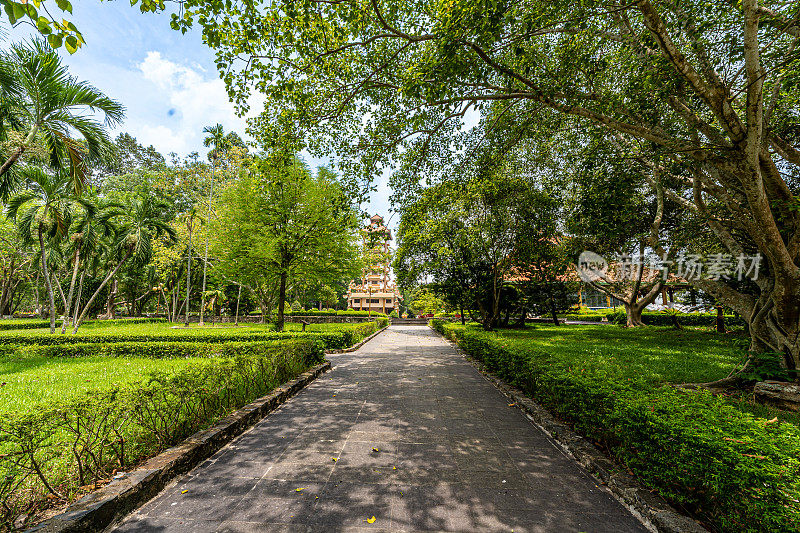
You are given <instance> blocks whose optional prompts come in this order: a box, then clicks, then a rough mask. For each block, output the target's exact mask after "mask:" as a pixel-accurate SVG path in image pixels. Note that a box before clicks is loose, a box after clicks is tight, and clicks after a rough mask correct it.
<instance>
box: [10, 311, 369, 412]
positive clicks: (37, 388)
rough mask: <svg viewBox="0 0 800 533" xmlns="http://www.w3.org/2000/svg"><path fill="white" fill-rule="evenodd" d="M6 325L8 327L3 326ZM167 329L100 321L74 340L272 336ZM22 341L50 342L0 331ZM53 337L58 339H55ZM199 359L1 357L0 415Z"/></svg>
mask: <svg viewBox="0 0 800 533" xmlns="http://www.w3.org/2000/svg"><path fill="white" fill-rule="evenodd" d="M4 322H10V321H4ZM358 325H359V324H350V323H344V324H309V325H308V326H306V331H307V332H335V331H347V330H350V329H354V328H355V327H356V326H358ZM172 326H173V324H169V323H150V324H119V323H117V324H108V323H103V322H101V321H98V322H92V323H89V324H86V325H85V326H82V327H81V329H80V330H79V332H78V337H81V336H86V337H88V336H91V337H93V338H94V339H96V338H97V337H98V336H103V335H153V334H159V335H167V336H170V337H173V336H174V337H176V338H177V339H180V340H184V339H185V340H186V341H189V342H191V341H194V340H195V339H196V338H197V337H198V336H199V335H203V336H204V337H206V336H208V335H231V334H232V333H233V334H235V335H236V336H237V337H241V339H237V340H242V341H247V340H248V336H250V335H253V334H258V333H264V332H271V331H274V329H275V328H274V326H272V325H271V324H245V325H240V326H239V327H234V326H232V325H228V324H219V325H216V326H214V325H211V324H207V325H205V326H203V327H200V326H198V325H197V324H193V325H192V326H190V327H189V328H188V329H185V328H173V327H172ZM301 329H302V324H295V323H287V324H286V330H287V331H301ZM9 335H14V336H17V335H22V336H25V337H38V336H42V337H50V336H51V335H50V332H49V330H47V329H29V330H24V329H23V330H4V331H0V337H2V336H9ZM57 335H58V333H57ZM198 359H200V358H197V357H180V358H153V357H124V358H121V357H105V356H87V357H52V356H48V357H44V356H39V355H30V354H28V353H26V352H25V351H16V352H13V353H11V354H8V355H5V356H0V383H2V385H0V413H7V412H20V411H23V410H26V409H30V408H32V407H33V406H35V405H37V404H53V403H56V402H60V401H62V400H69V399H73V398H76V397H79V396H80V395H82V394H84V393H85V392H86V391H90V390H99V389H107V388H110V387H113V386H115V385H123V384H128V383H132V382H137V381H142V380H143V379H145V376H147V375H148V374H149V373H151V372H153V371H156V370H159V371H174V370H178V369H180V368H183V367H185V366H187V365H188V364H190V363H191V362H192V361H196V360H198Z"/></svg>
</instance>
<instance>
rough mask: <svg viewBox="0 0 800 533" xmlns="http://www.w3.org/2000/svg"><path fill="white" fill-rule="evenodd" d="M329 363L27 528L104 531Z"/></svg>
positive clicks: (48, 532) (59, 532)
mask: <svg viewBox="0 0 800 533" xmlns="http://www.w3.org/2000/svg"><path fill="white" fill-rule="evenodd" d="M381 331H382V330H381ZM330 368H331V363H330V361H326V362H325V363H322V364H320V365H317V366H315V367H314V368H312V369H311V370H308V371H306V372H303V373H302V374H300V375H299V376H298V377H297V378H295V379H293V380H291V381H289V382H287V383H285V384H283V385H281V386H280V387H278V388H276V389H275V390H273V391H272V392H271V393H270V394H268V395H267V396H263V397H261V398H259V399H258V400H255V401H254V402H251V403H249V404H247V405H245V406H244V407H242V408H240V409H237V410H236V411H234V412H232V413H231V414H229V415H228V416H226V417H224V418H223V419H221V420H220V421H219V422H217V423H216V424H214V425H213V426H211V427H210V428H208V429H204V430H202V431H198V432H197V433H195V434H194V435H192V436H190V437H189V438H187V439H186V440H184V441H183V442H181V443H180V444H178V445H177V446H174V447H172V448H170V449H168V450H166V451H165V452H163V453H161V454H159V455H157V456H155V457H153V458H151V459H149V460H147V461H146V462H145V463H144V464H143V465H142V466H140V467H139V468H137V469H135V470H133V471H132V472H130V473H128V474H127V475H125V477H123V478H121V479H118V480H116V481H113V482H112V483H110V484H108V485H106V486H105V487H102V488H101V489H98V490H96V491H94V492H92V493H91V494H88V495H86V496H84V497H83V498H81V499H80V500H78V501H77V502H75V503H74V504H72V505H70V506H69V508H68V509H67V511H66V512H64V513H61V514H59V515H56V516H54V517H52V518H49V519H47V520H45V521H43V522H42V523H40V524H38V525H36V526H34V527H32V528H30V529H28V530H27V531H28V532H31V533H33V532H36V533H68V532H96V531H97V532H99V531H103V530H105V529H106V528H107V527H108V526H109V525H111V524H112V523H114V522H115V521H116V520H119V519H121V518H123V517H124V516H126V515H127V514H129V513H130V512H132V511H134V510H135V509H136V508H138V507H139V506H140V505H141V504H143V503H145V502H147V501H148V500H150V499H151V498H153V497H154V496H155V495H156V494H158V493H159V492H160V491H161V490H162V489H163V488H164V487H165V486H166V485H167V484H168V483H169V482H170V481H172V479H174V478H175V477H177V476H179V475H181V474H185V473H186V472H188V471H189V470H191V469H192V468H194V467H195V466H197V465H198V464H200V462H202V461H203V460H205V459H207V458H208V457H210V456H211V455H213V454H214V453H215V452H216V451H217V450H219V449H220V448H222V447H223V446H225V445H226V444H227V443H229V442H230V441H231V440H233V438H234V437H237V436H239V435H240V434H242V433H244V431H245V430H247V429H248V428H250V427H251V426H253V425H254V424H255V423H256V422H258V421H259V420H261V419H262V418H264V417H265V416H267V415H268V414H269V413H271V412H272V411H274V410H275V409H276V408H277V407H278V406H280V405H282V404H283V403H285V402H286V401H287V400H288V399H289V398H291V397H292V396H294V395H295V394H297V393H298V392H299V391H300V390H302V389H303V388H305V387H306V386H307V385H308V384H309V383H311V382H312V381H314V380H315V379H316V378H317V377H319V376H320V375H321V374H322V373H324V372H326V371H328V370H330Z"/></svg>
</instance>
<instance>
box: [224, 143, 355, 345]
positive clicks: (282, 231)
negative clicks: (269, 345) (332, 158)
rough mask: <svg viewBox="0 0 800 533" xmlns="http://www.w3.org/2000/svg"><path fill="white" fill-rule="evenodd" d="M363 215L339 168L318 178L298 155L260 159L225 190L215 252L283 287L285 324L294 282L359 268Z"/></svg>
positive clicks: (236, 268)
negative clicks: (342, 182)
mask: <svg viewBox="0 0 800 533" xmlns="http://www.w3.org/2000/svg"><path fill="white" fill-rule="evenodd" d="M356 227H357V219H356V214H355V211H354V209H353V207H352V206H351V205H350V202H349V200H348V198H347V197H346V196H345V194H344V193H343V191H342V188H341V185H340V184H339V183H338V181H336V180H335V179H333V178H332V177H331V173H318V174H317V176H312V175H311V173H310V172H309V170H308V167H307V166H306V165H305V164H304V163H303V162H302V161H301V160H300V159H299V158H298V157H297V156H295V155H294V154H292V153H289V152H286V151H281V152H277V153H273V154H271V155H270V156H267V157H265V158H263V159H256V160H254V161H253V163H252V165H251V166H250V168H249V169H248V171H247V172H245V173H244V174H243V175H242V177H241V178H239V179H238V180H235V181H234V182H232V183H231V184H230V186H229V187H228V188H226V189H225V191H224V192H223V193H222V197H221V200H220V212H219V216H218V218H217V219H215V220H214V221H213V223H212V228H213V232H212V234H213V235H215V251H216V253H215V255H216V256H217V257H218V261H219V262H220V264H221V265H223V268H224V269H228V271H231V272H233V273H234V276H232V277H234V278H235V279H237V280H242V281H244V282H245V283H248V284H249V285H250V286H251V287H253V286H255V285H257V284H262V283H266V284H269V283H275V284H276V285H277V292H278V295H277V298H278V317H277V320H276V327H277V329H278V330H279V331H281V330H282V329H283V322H284V304H285V301H286V295H287V287H288V285H289V283H292V282H294V281H298V280H303V281H306V282H320V283H332V282H336V281H339V280H341V279H348V278H350V277H352V276H355V275H356V273H357V272H358V267H359V264H358V261H357V257H358V246H357V242H358V241H357V239H358V237H357V231H356Z"/></svg>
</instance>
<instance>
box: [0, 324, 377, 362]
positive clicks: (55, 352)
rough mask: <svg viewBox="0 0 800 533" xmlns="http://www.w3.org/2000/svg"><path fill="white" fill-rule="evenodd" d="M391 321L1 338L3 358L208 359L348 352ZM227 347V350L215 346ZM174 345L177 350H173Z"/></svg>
mask: <svg viewBox="0 0 800 533" xmlns="http://www.w3.org/2000/svg"><path fill="white" fill-rule="evenodd" d="M388 323H389V319H387V318H378V319H376V320H374V321H372V322H362V323H360V324H337V326H338V328H336V329H330V330H329V331H308V332H305V333H303V332H299V331H284V332H281V333H278V332H277V331H266V332H254V333H244V334H243V333H241V332H239V333H231V334H216V335H214V334H208V333H205V334H198V335H191V336H188V335H187V336H182V335H165V334H163V333H154V334H146V335H142V334H131V335H126V334H97V335H50V334H49V333H48V334H42V335H37V336H24V335H20V336H11V335H8V336H0V357H2V356H10V355H20V354H29V355H40V356H45V357H84V356H89V355H100V356H103V355H108V356H110V357H151V356H150V355H146V353H147V352H150V353H159V354H167V355H164V356H165V357H205V356H207V355H208V354H216V353H218V352H219V351H220V350H223V349H225V350H227V349H229V347H230V346H239V345H249V344H253V343H258V342H267V341H276V340H288V339H306V338H310V339H318V340H320V341H321V342H322V344H323V346H324V347H325V348H326V349H343V348H348V347H350V346H352V345H354V344H356V343H358V342H360V341H361V340H362V339H364V338H365V337H368V336H370V335H372V334H373V333H375V332H376V331H377V330H378V329H380V328H382V327H384V326H386V325H388ZM218 344H226V345H227V346H226V347H224V348H221V347H214V345H218ZM173 345H174V346H173Z"/></svg>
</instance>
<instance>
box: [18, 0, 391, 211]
mask: <svg viewBox="0 0 800 533" xmlns="http://www.w3.org/2000/svg"><path fill="white" fill-rule="evenodd" d="M70 20H72V21H73V22H74V23H75V25H76V26H77V27H78V29H80V31H81V33H82V34H83V37H84V39H85V40H86V45H84V47H83V48H81V49H80V50H79V51H78V52H77V53H75V54H74V55H69V54H68V53H67V52H66V51H62V52H61V53H62V55H63V56H64V60H65V62H66V64H67V65H68V66H69V69H70V72H71V73H72V74H73V75H75V76H77V77H78V78H79V79H82V80H86V81H89V82H90V83H92V84H93V85H95V86H96V87H98V88H99V89H101V90H102V91H103V92H105V93H106V94H107V95H109V96H110V97H112V98H114V99H116V100H118V101H120V102H122V103H123V104H124V105H125V107H126V108H127V113H126V119H125V123H124V124H122V125H121V126H119V127H118V128H116V130H115V131H114V134H115V135H116V133H121V132H123V131H127V132H128V133H130V134H131V135H133V136H134V137H136V139H137V140H138V141H139V142H140V143H142V144H143V145H145V146H147V145H150V144H152V145H153V146H154V147H155V148H156V149H157V150H158V151H159V152H161V153H163V154H164V155H165V156H166V155H167V154H169V153H170V152H176V153H177V154H178V155H179V156H181V157H182V156H185V155H187V154H189V153H191V152H193V151H197V152H199V153H200V154H201V155H203V156H205V154H206V153H207V151H208V150H207V149H206V148H205V147H204V146H203V142H202V141H203V132H202V130H203V127H204V126H208V125H213V124H216V123H217V122H219V123H220V124H222V125H223V126H224V127H225V130H226V131H236V132H238V133H239V134H240V135H243V134H244V129H245V119H244V118H241V117H237V116H236V114H235V113H234V111H233V105H232V104H230V102H229V101H228V98H227V94H226V93H225V86H224V83H223V82H222V80H220V79H219V76H218V74H217V70H216V67H215V66H214V61H213V59H214V54H213V52H212V51H211V50H210V49H208V48H207V47H206V46H204V45H203V42H202V38H201V35H200V32H199V31H191V32H188V33H186V34H185V35H181V33H180V32H176V31H173V30H172V29H171V28H170V27H169V16H168V15H166V14H161V15H155V14H152V13H147V14H142V13H140V12H139V9H138V8H137V7H131V6H130V4H129V2H127V1H125V0H122V1H110V2H109V1H106V2H99V1H97V0H81V1H79V2H73V15H72V16H71V17H70ZM28 35H30V32H29V31H27V30H26V29H25V28H24V27H22V26H20V27H17V28H14V29H13V30H12V31H11V34H10V40H18V39H22V38H25V37H27V36H28ZM259 107H260V106H259V105H258V103H257V99H256V100H255V101H254V105H253V106H252V109H253V111H252V112H254V113H255V112H257V111H258V109H259ZM306 160H307V161H308V162H309V164H310V165H311V166H312V167H316V166H318V165H320V164H325V163H327V161H326V160H318V159H313V158H310V157H306ZM376 183H377V185H378V190H377V192H374V193H373V194H372V198H371V200H370V203H369V204H368V205H365V206H363V207H364V208H365V209H367V210H368V211H370V212H372V213H375V212H378V213H380V214H382V215H383V216H384V217H385V218H388V216H389V201H388V197H389V193H390V191H389V189H388V186H387V185H386V179H385V178H384V177H379V178H378V179H377V182H376ZM396 219H397V217H396V216H395V217H393V219H392V224H391V225H392V226H396V223H397V220H396Z"/></svg>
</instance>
